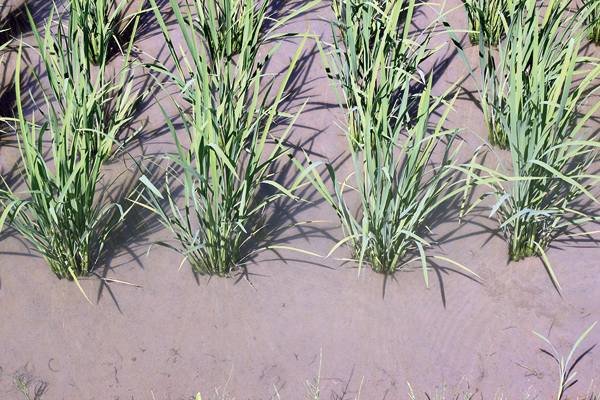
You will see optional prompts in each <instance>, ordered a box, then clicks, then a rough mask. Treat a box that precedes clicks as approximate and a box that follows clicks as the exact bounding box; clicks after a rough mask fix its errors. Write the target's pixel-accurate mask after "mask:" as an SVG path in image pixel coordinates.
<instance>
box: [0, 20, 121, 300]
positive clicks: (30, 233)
mask: <svg viewBox="0 0 600 400" xmlns="http://www.w3.org/2000/svg"><path fill="white" fill-rule="evenodd" d="M51 17H52V15H51ZM21 51H22V49H21V46H19V52H18V58H17V66H16V69H15V90H16V99H17V113H18V118H17V124H16V126H15V131H16V133H17V141H18V147H19V151H20V153H21V162H22V169H23V170H22V174H21V176H22V178H23V184H24V185H25V186H26V190H23V191H19V192H16V193H15V192H14V191H13V190H11V189H10V188H9V187H8V185H7V183H6V182H3V184H4V188H3V189H2V190H0V204H1V205H2V208H3V211H2V214H1V216H0V229H2V228H3V227H4V226H5V225H6V224H8V225H9V226H11V227H12V228H14V229H15V230H17V231H18V232H19V233H20V234H21V235H23V237H25V239H27V240H28V241H29V242H30V243H31V244H32V245H33V248H32V250H34V251H36V252H38V253H40V254H41V255H42V256H43V257H44V258H45V259H46V261H47V262H48V264H49V265H50V267H51V269H52V272H53V273H54V274H55V275H56V276H57V277H59V278H65V277H66V278H72V279H74V280H75V281H76V282H77V285H78V286H79V282H78V281H77V277H78V276H86V275H89V274H90V272H92V270H93V268H94V266H95V264H96V263H97V262H98V260H99V258H100V255H101V254H102V250H103V248H104V244H105V242H106V240H107V237H108V235H109V233H110V232H111V230H112V229H113V228H114V227H115V226H116V224H118V223H119V222H120V221H121V220H122V219H123V218H124V216H125V214H126V211H123V209H122V207H121V206H120V205H119V204H116V203H110V201H109V200H108V199H107V198H106V197H105V195H106V193H107V190H102V191H100V192H99V193H97V190H96V189H97V186H98V183H99V182H100V180H101V179H102V171H101V166H102V163H103V159H102V158H101V157H97V156H96V155H95V154H94V152H93V150H92V149H93V142H94V141H95V137H96V136H97V135H98V133H97V132H93V131H91V130H87V129H83V128H81V129H78V130H74V129H73V127H74V126H76V123H75V122H74V121H73V120H74V118H76V117H77V112H76V111H77V108H78V107H80V105H79V103H78V101H77V99H76V97H75V93H76V92H75V90H71V92H70V93H69V94H68V97H66V99H64V104H63V105H64V107H65V109H64V110H63V109H61V108H57V107H56V106H55V104H54V101H53V100H54V99H52V98H51V97H50V96H48V95H44V100H45V107H46V110H45V118H44V121H43V123H42V124H41V125H40V124H39V123H38V122H37V121H36V120H35V117H34V116H32V117H31V119H26V117H25V115H24V114H23V104H22V100H21V77H20V75H21V72H20V62H21ZM48 143H49V148H48V147H47V144H48ZM109 187H110V185H109ZM104 189H107V188H104ZM79 288H80V289H81V286H79ZM82 292H83V290H82ZM84 295H85V293H84ZM86 297H87V296H86Z"/></svg>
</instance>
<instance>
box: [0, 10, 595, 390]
mask: <svg viewBox="0 0 600 400" xmlns="http://www.w3.org/2000/svg"><path fill="white" fill-rule="evenodd" d="M163 3H164V2H163ZM298 4H299V2H288V4H287V5H286V6H284V7H283V8H282V13H285V12H286V10H289V9H290V8H293V7H297V6H298ZM459 4H460V1H459V0H456V1H449V2H448V4H447V6H446V8H447V9H448V10H449V9H451V8H452V7H456V6H458V5H459ZM329 15H330V9H329V6H328V5H327V4H324V5H322V6H321V7H320V8H317V9H315V10H313V11H311V12H309V13H307V14H305V15H302V16H300V17H298V18H296V19H295V20H293V21H292V22H291V23H290V24H288V25H287V26H286V27H285V30H287V31H295V32H310V33H317V34H319V35H321V34H322V35H324V37H325V38H329V37H330V33H329V26H328V24H327V23H326V22H325V21H324V20H323V19H322V18H321V17H324V18H328V17H329ZM431 17H432V13H431V11H424V12H423V13H422V14H419V16H418V19H417V25H419V26H422V25H423V24H424V23H425V21H428V20H430V19H431ZM447 18H448V20H449V21H450V22H451V24H452V25H453V26H458V27H462V26H465V23H466V21H465V16H464V13H463V11H462V10H456V11H454V12H452V13H450V14H449V15H448V16H447ZM172 29H173V30H175V28H174V27H172ZM438 31H441V30H440V29H438ZM177 37H179V36H178V35H177V33H176V32H175V33H174V38H175V39H174V40H175V41H177V40H179V39H177ZM461 37H462V36H461ZM30 39H31V38H30V37H29V38H26V40H30ZM463 39H464V40H463V43H465V44H466V42H467V39H466V38H463ZM434 40H435V41H437V43H442V42H444V41H447V40H448V37H447V36H445V35H444V34H440V35H439V36H437V37H436V38H435V39H434ZM298 44H299V41H298V40H289V41H286V42H285V43H284V44H282V46H281V47H280V49H279V51H278V52H277V53H276V55H275V57H274V58H273V60H272V61H271V62H270V63H269V65H268V69H269V71H270V72H282V71H285V70H286V68H287V65H288V64H289V61H290V60H291V57H292V56H293V54H294V53H295V51H296V48H297V45H298ZM137 46H138V47H139V48H140V49H141V50H143V51H144V52H145V53H147V54H148V55H150V56H152V57H157V58H160V59H162V60H166V59H167V58H168V57H167V50H166V48H165V46H164V43H163V39H162V36H161V35H160V34H159V31H158V30H157V29H155V28H154V27H153V26H152V25H151V24H150V25H146V31H145V33H144V34H143V35H141V37H140V39H139V40H138V42H137ZM586 51H589V52H594V53H596V54H597V51H596V50H595V49H593V48H589V49H586ZM467 52H468V53H469V55H470V56H471V59H472V64H473V66H475V65H476V56H477V53H476V49H474V48H469V49H468V50H467ZM115 62H116V61H115ZM299 64H300V65H299V69H298V71H297V73H296V74H295V75H294V80H293V82H292V83H291V87H290V89H291V93H292V94H293V95H292V96H291V97H290V100H289V102H287V104H286V111H288V112H294V111H297V110H298V109H299V107H300V105H301V104H303V103H304V101H306V100H307V99H308V103H307V106H306V107H305V110H304V112H303V113H302V115H301V116H300V118H299V119H298V121H297V123H296V127H295V128H294V130H293V131H292V133H291V137H290V139H289V144H290V145H294V146H298V147H302V148H304V149H305V150H306V151H307V152H309V153H310V154H311V157H312V158H313V159H320V160H324V159H325V158H326V157H327V158H329V160H331V161H332V162H334V165H335V166H336V167H337V168H338V174H339V176H340V177H342V178H344V177H346V176H347V175H348V174H349V173H350V172H351V171H352V165H351V163H350V162H349V160H348V151H347V142H346V140H345V139H344V137H343V136H341V131H340V129H339V128H338V127H337V126H336V125H335V123H334V122H335V121H336V120H337V119H338V118H341V117H342V114H341V113H340V111H339V109H338V107H337V103H336V99H335V96H334V94H333V91H332V90H331V88H330V87H328V81H327V80H326V76H325V71H324V68H323V63H322V61H321V59H320V57H319V55H318V52H317V49H316V47H315V46H314V43H311V42H310V41H309V42H307V47H306V48H305V51H304V54H303V57H302V58H301V60H300V62H299ZM433 66H435V68H436V70H435V72H436V80H435V87H434V92H435V93H436V94H440V93H443V92H444V90H445V89H446V88H447V87H449V85H451V84H453V83H454V82H456V81H457V80H461V79H463V78H467V79H466V80H465V81H464V82H463V83H462V84H461V87H462V94H461V96H460V97H459V100H458V102H457V104H456V106H455V111H454V112H452V113H451V114H450V117H449V121H448V122H447V123H446V125H447V127H459V128H463V130H462V131H461V132H460V135H461V138H462V139H463V140H464V144H463V146H462V148H461V152H460V157H461V160H464V161H467V160H468V159H469V158H470V157H471V155H472V152H473V151H474V150H475V149H476V148H477V147H478V146H479V145H480V144H481V141H480V140H479V139H478V138H477V135H476V134H478V135H480V136H485V126H484V124H483V114H482V112H481V110H480V109H479V107H478V105H477V102H476V101H474V100H473V97H472V95H475V94H474V93H473V90H474V86H473V85H472V83H471V82H470V81H469V79H468V77H467V70H466V68H465V66H464V64H463V62H462V60H460V58H459V57H456V55H455V52H454V49H453V48H452V47H451V46H450V44H448V46H447V47H446V48H444V49H443V50H442V51H441V52H440V53H439V54H438V58H437V59H436V60H433V61H432V65H431V67H433ZM13 68H14V67H13ZM143 84H144V81H143V79H142V80H140V85H143ZM475 96H476V95H475ZM475 98H476V97H475ZM158 99H159V101H160V102H161V104H162V105H163V106H164V107H166V108H167V109H168V112H170V113H172V115H173V117H172V120H173V122H175V123H176V122H177V117H176V116H175V113H174V108H173V107H172V106H170V105H169V102H168V99H167V98H166V96H164V95H161V94H160V93H158ZM138 122H140V123H144V124H145V128H144V131H143V133H142V135H141V136H140V137H139V140H137V141H134V142H133V143H134V145H133V146H132V148H131V151H132V154H134V155H135V156H136V157H139V156H141V155H142V154H145V155H156V154H162V153H164V152H166V151H173V145H172V143H171V138H170V134H169V133H168V130H167V129H166V124H165V122H164V119H163V117H162V115H161V112H160V109H159V108H158V106H157V104H156V103H155V102H154V101H148V102H146V103H145V104H144V107H143V110H142V112H141V113H140V115H139V117H138ZM597 128H598V127H597V126H592V129H597ZM278 129H279V130H277V129H276V130H275V132H281V130H282V129H284V127H279V128H278ZM9 139H10V138H9ZM15 146H16V144H15V142H14V140H13V141H11V140H8V141H6V142H3V145H2V146H1V147H0V162H1V165H2V171H3V173H6V171H10V170H11V169H12V168H13V166H14V162H15V160H16V153H17V151H16V147H15ZM297 154H300V153H299V152H297ZM125 162H127V160H125ZM486 162H487V163H489V165H495V164H494V160H492V159H488V160H486ZM122 166H123V164H122V161H119V162H115V163H112V164H110V165H109V166H108V167H107V174H108V176H109V177H110V176H114V174H117V173H118V172H120V171H121V169H122ZM294 174H295V171H294V170H293V169H290V170H287V171H286V172H285V175H284V176H282V179H283V180H284V181H285V180H286V179H287V180H290V179H293V176H294ZM136 180H137V177H136V176H135V175H133V174H130V175H127V174H126V175H125V176H124V177H123V178H122V180H121V181H120V182H122V184H123V186H122V187H123V188H130V187H131V186H132V185H135V182H136ZM115 196H117V194H115ZM303 196H304V197H305V198H308V199H311V200H312V201H313V203H312V204H308V205H307V204H302V203H294V202H290V201H284V202H281V203H278V204H275V205H274V206H273V207H271V208H270V209H269V216H270V223H271V224H272V225H273V226H277V225H281V226H283V225H285V224H286V223H290V222H299V221H307V220H321V221H326V222H321V223H315V224H311V225H303V226H301V227H300V228H297V229H295V230H288V231H285V232H284V233H283V234H282V235H281V236H280V237H279V238H278V240H279V244H281V245H286V246H292V247H297V248H302V249H307V250H310V251H312V252H315V253H318V254H321V255H325V254H327V253H328V252H329V250H330V249H331V248H332V247H333V245H334V244H335V243H336V242H337V241H338V240H340V239H341V238H342V232H341V230H340V228H339V224H338V222H337V221H336V216H335V214H334V213H333V212H332V211H331V209H330V208H329V207H328V206H327V205H326V204H324V203H323V201H322V200H320V199H319V197H318V195H317V194H316V193H314V192H313V191H312V189H307V190H306V191H304V193H303ZM590 207H596V206H591V205H590ZM590 209H592V208H590ZM488 214H489V205H488V204H485V205H482V206H481V207H480V208H478V209H475V210H474V211H473V213H472V214H471V215H470V216H468V217H467V218H466V220H465V221H463V223H462V224H459V223H458V215H457V210H456V203H452V204H448V205H445V206H444V208H443V209H441V210H439V215H438V217H437V218H436V220H435V223H434V224H432V225H431V226H430V228H431V229H432V232H433V234H432V235H431V236H430V237H429V238H430V239H431V240H433V241H437V242H439V243H438V245H437V246H436V248H435V251H436V252H437V253H438V254H440V255H443V256H445V257H448V258H450V259H452V260H455V261H457V262H459V263H461V264H463V265H465V266H467V267H468V268H470V269H472V270H473V271H475V272H476V273H477V274H478V275H479V276H480V277H481V279H477V278H475V277H473V276H470V275H468V274H464V273H462V272H461V271H460V270H457V269H456V268H455V267H453V266H452V265H450V264H443V263H441V262H440V263H438V264H435V265H434V266H435V268H433V269H432V270H431V271H430V274H429V276H430V284H429V288H426V287H425V283H424V280H423V275H422V272H421V271H420V270H419V269H406V270H404V271H401V272H398V273H397V274H395V275H394V276H393V277H389V278H388V279H387V280H386V279H384V278H383V277H382V276H380V275H376V274H374V273H373V272H372V271H370V270H366V269H363V270H362V271H361V272H360V274H359V273H358V270H357V268H356V265H355V264H353V263H350V262H346V261H344V260H343V259H344V258H346V257H349V256H350V254H349V252H348V251H347V250H346V249H339V250H338V251H337V252H336V253H334V254H333V255H332V256H331V257H330V258H327V259H325V258H317V257H310V256H306V255H304V254H301V253H296V252H292V251H280V252H278V253H275V252H267V253H262V254H260V255H259V256H257V257H256V258H254V259H252V260H251V263H249V264H248V266H247V270H248V276H247V278H244V277H243V276H241V275H238V276H235V277H233V278H230V279H222V278H212V279H211V278H209V277H204V276H197V275H195V274H194V273H193V272H192V271H191V269H190V267H189V265H187V264H184V265H183V267H182V268H181V269H178V267H179V264H180V263H181V257H180V256H179V255H177V254H175V253H173V252H171V251H170V250H168V249H164V248H160V247H156V248H154V249H153V250H152V251H151V253H150V255H149V256H146V250H147V248H148V246H149V244H150V243H152V242H153V241H156V240H166V239H168V235H167V232H166V231H165V230H164V229H163V228H162V226H161V225H160V224H159V223H158V222H157V221H156V219H154V218H153V217H152V216H150V215H147V214H145V213H143V212H141V211H140V212H138V213H136V214H133V216H132V218H131V219H130V220H129V221H128V226H129V229H124V230H123V231H122V232H120V233H117V234H115V235H114V237H113V238H112V244H113V249H112V250H110V251H109V252H108V253H107V256H106V258H105V260H104V261H103V263H102V264H101V265H100V266H99V268H98V270H97V273H98V276H102V277H104V278H114V279H118V280H120V281H124V282H128V283H131V284H134V285H135V286H132V285H126V284H122V283H116V282H112V283H111V282H110V281H102V280H100V279H99V278H98V277H97V276H96V277H92V278H90V279H86V280H82V286H83V288H84V290H85V291H86V293H88V295H90V298H91V300H92V302H93V305H90V304H89V303H87V302H86V300H85V299H84V298H83V296H82V295H81V293H80V292H79V290H78V289H77V287H76V286H75V285H74V284H73V283H72V282H67V281H64V280H63V281H59V280H57V279H56V278H55V277H54V276H53V275H52V274H51V272H50V270H49V269H48V267H47V266H46V265H45V263H44V261H43V259H41V258H40V257H38V256H37V255H36V254H35V252H33V251H31V250H29V248H28V243H26V242H24V241H23V240H22V239H21V237H19V236H18V235H17V234H15V232H14V231H11V230H5V231H3V232H2V234H1V235H2V236H1V239H2V241H1V244H0V260H1V262H0V265H1V267H0V321H2V322H1V323H0V368H1V369H2V372H3V373H8V374H17V375H20V376H24V377H25V378H27V380H28V381H29V382H30V386H29V387H30V393H31V394H33V393H34V391H36V390H38V391H39V393H40V396H39V397H38V398H40V399H59V398H60V399H108V398H110V399H112V398H115V399H116V398H121V399H130V398H132V399H151V398H153V396H154V398H156V399H189V398H191V397H192V396H194V395H195V394H196V393H197V392H201V393H202V394H203V395H204V396H206V397H205V398H212V395H213V394H214V390H215V388H218V389H219V393H222V392H223V390H224V386H225V384H226V383H227V387H226V391H227V392H228V393H229V394H230V395H231V397H232V398H233V397H235V398H236V399H253V400H254V399H270V398H272V397H273V396H275V395H276V392H277V393H279V395H280V396H281V398H282V399H300V398H306V388H305V385H304V382H305V381H306V380H309V381H310V382H313V380H314V378H315V377H316V376H317V374H318V373H319V365H320V358H322V361H321V367H320V376H321V382H320V385H321V387H322V391H321V396H322V397H321V398H332V399H354V398H356V397H358V394H359V392H360V398H362V399H402V398H408V395H407V394H408V392H409V387H408V385H407V382H408V383H410V385H411V387H412V388H413V389H414V390H415V391H418V392H421V393H425V392H426V393H429V394H430V395H431V396H432V397H433V396H434V395H435V393H436V391H437V392H438V393H441V391H442V388H443V387H444V385H446V387H447V388H446V393H447V394H448V397H450V396H449V395H450V394H451V393H454V391H455V390H457V386H458V385H459V382H460V386H459V387H458V391H459V392H465V393H467V392H470V393H473V394H475V395H474V398H476V399H493V398H494V396H495V395H496V394H497V395H498V397H500V395H501V394H504V396H505V397H508V398H510V399H524V398H525V396H526V394H527V393H529V394H530V395H534V394H535V395H537V397H538V398H539V399H548V398H552V397H554V396H555V393H556V390H557V388H558V382H559V381H558V372H557V371H558V368H557V364H556V361H555V360H554V359H553V358H552V357H551V356H549V355H548V354H546V353H544V352H543V351H550V352H551V351H552V350H551V348H550V347H549V346H548V345H547V344H545V343H544V342H543V341H542V340H541V339H539V338H538V337H537V336H535V335H534V334H533V333H532V331H536V332H539V333H541V334H542V335H544V336H546V337H548V338H549V339H550V341H551V342H552V343H553V344H554V346H555V347H556V349H557V351H558V352H559V354H560V355H561V356H564V357H566V356H567V355H568V353H569V351H570V348H571V346H572V345H573V344H574V343H575V341H576V340H577V338H578V337H579V335H580V334H581V333H582V332H584V331H585V330H586V329H587V328H588V327H589V326H590V325H591V324H592V323H593V322H594V321H596V320H598V319H600V297H599V296H598V295H597V293H596V291H597V288H598V286H599V284H600V273H599V272H598V261H597V260H598V254H599V253H598V250H597V244H596V242H595V241H594V240H592V239H591V238H589V237H582V239H581V240H579V241H575V240H572V239H571V240H562V241H558V242H555V243H554V244H553V245H552V246H551V248H550V249H549V250H548V253H547V254H548V258H549V260H550V262H551V264H552V266H553V268H554V271H555V273H556V275H557V277H558V280H559V282H560V284H561V286H562V287H563V290H562V292H561V294H560V295H559V293H558V292H557V291H556V289H555V288H554V287H553V285H552V282H551V280H550V278H549V276H548V273H547V272H546V270H545V268H544V266H543V264H542V263H541V262H540V261H539V260H537V259H528V260H524V261H521V262H518V263H515V262H511V263H509V262H508V257H507V245H506V243H505V242H504V240H503V238H502V237H501V235H500V234H499V233H498V232H497V230H496V226H497V223H496V221H494V220H490V219H488V218H487V216H488ZM591 230H594V229H593V227H592V229H591ZM132 232H133V233H132ZM134 233H135V234H134ZM599 340H600V327H597V328H596V329H595V330H593V331H592V332H591V333H590V335H589V336H588V337H587V338H586V339H585V341H584V342H583V343H582V344H581V346H580V347H579V349H578V351H577V352H576V354H575V357H579V356H581V355H582V354H584V353H585V354H584V356H583V357H581V358H580V359H579V362H578V363H577V365H576V366H575V370H576V371H577V376H576V378H577V381H576V382H575V384H574V385H573V386H572V387H571V388H570V389H568V391H567V396H568V398H573V399H574V398H577V397H583V396H585V394H586V393H587V391H588V387H589V384H590V382H591V381H592V379H596V378H599V377H600V362H598V360H599V358H598V349H597V348H596V347H595V345H596V344H597V343H598V341H599ZM542 350H543V351H542ZM0 393H1V394H2V395H6V396H7V397H9V398H20V397H19V396H21V395H20V394H19V393H18V392H17V391H16V390H15V389H14V388H13V380H12V379H11V378H10V377H8V376H5V375H0ZM32 398H33V395H32Z"/></svg>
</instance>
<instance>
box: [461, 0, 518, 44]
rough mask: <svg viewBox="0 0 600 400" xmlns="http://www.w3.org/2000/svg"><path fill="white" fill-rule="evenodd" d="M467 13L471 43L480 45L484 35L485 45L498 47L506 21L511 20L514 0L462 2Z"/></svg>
mask: <svg viewBox="0 0 600 400" xmlns="http://www.w3.org/2000/svg"><path fill="white" fill-rule="evenodd" d="M461 1H462V2H463V5H464V6H465V12H466V13H467V23H468V25H469V38H470V39H471V43H473V44H477V43H479V37H480V34H481V33H482V34H483V40H484V43H486V44H488V43H490V44H491V45H492V46H497V45H498V43H499V42H500V38H501V37H502V35H503V34H504V30H505V26H506V21H508V20H509V19H510V10H511V9H512V7H513V1H512V0H461Z"/></svg>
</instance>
